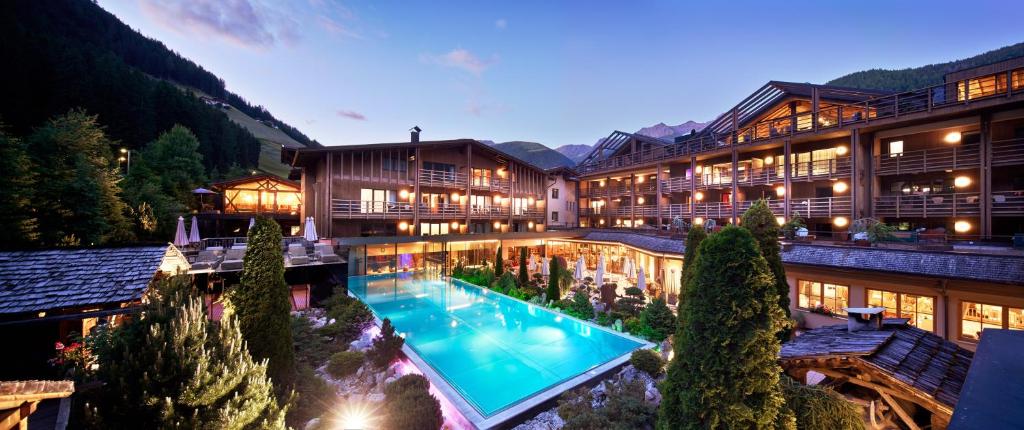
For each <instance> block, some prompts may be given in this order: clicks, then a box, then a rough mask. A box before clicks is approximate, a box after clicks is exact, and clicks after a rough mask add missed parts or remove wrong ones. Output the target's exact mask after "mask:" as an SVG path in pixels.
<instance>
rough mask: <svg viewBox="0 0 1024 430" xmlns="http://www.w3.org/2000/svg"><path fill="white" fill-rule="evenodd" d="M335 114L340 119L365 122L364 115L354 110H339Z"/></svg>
mask: <svg viewBox="0 0 1024 430" xmlns="http://www.w3.org/2000/svg"><path fill="white" fill-rule="evenodd" d="M337 114H338V116H340V117H342V118H348V119H354V120H356V121H366V115H363V114H361V113H359V112H356V111H354V110H344V109H339V110H338V112H337Z"/></svg>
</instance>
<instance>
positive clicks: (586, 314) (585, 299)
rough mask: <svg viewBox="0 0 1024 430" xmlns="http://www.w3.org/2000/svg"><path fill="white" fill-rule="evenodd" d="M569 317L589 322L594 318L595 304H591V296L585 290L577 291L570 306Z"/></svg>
mask: <svg viewBox="0 0 1024 430" xmlns="http://www.w3.org/2000/svg"><path fill="white" fill-rule="evenodd" d="M568 313H569V315H572V316H574V317H576V318H580V319H584V320H589V319H592V318H594V304H593V303H590V295H589V294H587V292H586V291H585V290H582V291H577V292H576V295H575V296H573V298H572V302H571V303H570V304H569V309H568Z"/></svg>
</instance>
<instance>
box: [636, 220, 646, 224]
mask: <svg viewBox="0 0 1024 430" xmlns="http://www.w3.org/2000/svg"><path fill="white" fill-rule="evenodd" d="M636 225H644V220H642V219H638V220H636Z"/></svg>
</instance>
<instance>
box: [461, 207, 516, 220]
mask: <svg viewBox="0 0 1024 430" xmlns="http://www.w3.org/2000/svg"><path fill="white" fill-rule="evenodd" d="M469 211H470V216H472V217H473V218H508V207H505V206H476V205H473V206H470V208H469Z"/></svg>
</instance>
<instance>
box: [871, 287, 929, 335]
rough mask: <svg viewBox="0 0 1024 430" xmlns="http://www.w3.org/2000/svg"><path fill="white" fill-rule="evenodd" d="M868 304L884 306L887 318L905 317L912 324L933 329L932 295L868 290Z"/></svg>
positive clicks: (925, 328) (923, 328)
mask: <svg viewBox="0 0 1024 430" xmlns="http://www.w3.org/2000/svg"><path fill="white" fill-rule="evenodd" d="M868 306H873V307H884V308H885V316H886V317H887V318H907V319H909V320H910V321H909V322H910V325H912V326H915V327H917V328H920V329H922V330H928V331H935V299H934V298H932V297H927V296H918V295H914V294H905V293H893V292H889V291H880V290H868Z"/></svg>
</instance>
